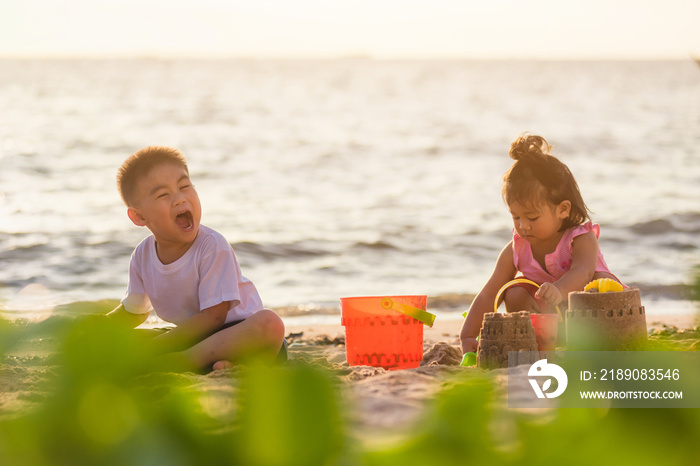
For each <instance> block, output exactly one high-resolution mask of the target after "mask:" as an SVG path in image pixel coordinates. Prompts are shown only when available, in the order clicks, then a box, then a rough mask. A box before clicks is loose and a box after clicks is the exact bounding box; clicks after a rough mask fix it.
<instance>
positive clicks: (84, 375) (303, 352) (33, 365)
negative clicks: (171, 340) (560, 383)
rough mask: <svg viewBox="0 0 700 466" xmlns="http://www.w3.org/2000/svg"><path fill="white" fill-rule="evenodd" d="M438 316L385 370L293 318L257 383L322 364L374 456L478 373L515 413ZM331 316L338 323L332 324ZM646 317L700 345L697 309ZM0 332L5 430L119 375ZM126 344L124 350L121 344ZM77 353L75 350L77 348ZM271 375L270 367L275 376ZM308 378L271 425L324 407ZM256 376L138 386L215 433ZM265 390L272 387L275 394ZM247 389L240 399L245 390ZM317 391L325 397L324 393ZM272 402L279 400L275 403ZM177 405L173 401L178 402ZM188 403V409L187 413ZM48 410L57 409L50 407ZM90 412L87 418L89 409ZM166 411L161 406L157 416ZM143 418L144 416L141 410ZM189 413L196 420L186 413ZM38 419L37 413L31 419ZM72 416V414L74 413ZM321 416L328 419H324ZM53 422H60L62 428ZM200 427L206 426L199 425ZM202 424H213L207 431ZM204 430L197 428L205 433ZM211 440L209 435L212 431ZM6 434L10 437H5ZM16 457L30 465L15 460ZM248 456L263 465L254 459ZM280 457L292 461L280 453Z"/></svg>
mask: <svg viewBox="0 0 700 466" xmlns="http://www.w3.org/2000/svg"><path fill="white" fill-rule="evenodd" d="M439 315H440V317H441V318H440V319H438V320H437V321H436V322H435V325H434V326H433V327H432V328H430V327H427V326H426V327H424V344H423V352H424V354H423V361H422V362H421V365H420V367H417V368H415V369H405V370H395V371H387V370H385V369H383V368H378V367H370V366H353V367H351V366H349V365H348V364H347V362H346V354H345V345H344V343H345V330H344V327H343V326H342V325H341V324H340V318H339V316H337V315H336V316H331V315H329V316H325V317H327V318H325V319H321V321H322V322H321V323H313V322H309V319H308V318H307V317H304V316H301V317H300V316H292V317H286V318H285V324H286V334H287V341H288V343H289V356H290V361H289V362H288V363H287V364H285V365H284V367H286V369H284V367H283V368H282V369H284V370H287V371H288V372H280V373H278V374H277V375H276V376H273V377H274V378H272V379H269V380H267V382H265V381H263V382H260V381H258V383H262V384H263V385H264V387H262V388H263V389H264V390H263V391H264V392H265V395H264V397H266V396H272V397H273V398H274V396H276V395H274V394H275V393H277V392H275V391H274V390H273V389H271V388H270V383H272V384H277V383H279V384H280V390H282V392H283V393H286V392H287V390H288V389H291V388H294V385H293V384H292V385H285V384H290V383H291V382H290V380H292V379H293V378H294V377H296V376H295V375H294V374H297V375H298V374H301V373H303V372H304V371H307V370H312V371H316V370H320V371H321V373H323V374H326V375H324V376H323V377H322V379H321V385H324V384H326V385H327V388H328V387H330V388H328V390H330V391H329V392H328V393H333V394H334V395H333V396H332V397H331V398H329V399H327V400H325V402H326V403H330V406H331V408H329V409H330V412H331V414H330V416H331V417H330V418H331V419H333V418H334V417H333V410H335V409H337V410H338V412H339V413H340V419H341V420H340V421H337V422H339V426H336V427H334V428H339V429H340V431H342V432H343V434H342V435H341V437H343V436H347V437H343V438H347V439H350V440H347V441H348V442H351V443H352V444H353V445H356V446H355V447H353V448H359V449H360V450H361V451H363V452H365V453H366V454H368V455H370V456H371V455H374V454H376V453H377V452H378V451H379V452H383V451H384V450H385V449H386V448H393V447H391V446H392V445H394V446H395V445H397V443H396V442H398V444H399V445H411V444H412V443H411V442H414V441H418V440H417V439H420V438H422V437H421V436H424V435H428V434H429V432H430V431H431V429H438V430H439V429H440V427H439V422H443V421H444V419H443V421H440V420H439V419H440V418H435V416H436V415H440V414H439V413H440V412H442V411H441V410H443V411H444V410H447V411H448V412H447V414H445V413H444V412H443V414H442V415H441V416H443V417H444V416H448V417H449V416H451V415H452V414H450V412H451V411H452V410H454V409H458V407H453V408H449V407H445V406H444V405H443V404H444V403H448V404H449V403H455V400H457V401H459V400H463V398H464V396H467V395H458V393H459V390H461V389H464V388H463V387H470V386H472V385H473V384H476V386H479V384H480V383H481V382H480V381H484V380H486V381H487V383H488V385H489V386H492V387H493V390H494V392H493V395H489V396H490V397H491V398H489V399H490V400H491V401H490V402H489V406H491V408H488V409H489V410H493V412H492V413H491V414H489V415H491V416H496V418H497V419H500V420H498V423H500V422H505V421H503V419H501V418H502V417H503V416H506V417H508V416H514V415H515V414H514V412H510V411H512V410H507V409H506V406H507V393H508V392H507V390H508V388H507V382H508V377H507V369H496V370H491V371H487V370H483V369H480V368H477V367H461V366H460V365H459V363H460V361H461V357H462V354H461V350H460V349H459V337H458V334H459V330H460V324H461V317H460V316H459V313H457V312H441V313H439ZM312 320H313V319H312ZM334 320H336V322H337V323H328V322H329V321H330V322H333V321H334ZM647 325H648V336H649V340H650V341H652V342H659V341H662V340H663V341H665V342H667V343H669V344H671V345H673V349H674V350H678V351H688V350H691V351H692V350H698V349H700V328H699V327H698V321H697V318H696V317H695V316H694V315H665V316H652V317H650V318H648V319H647ZM0 330H2V331H3V335H4V341H5V346H4V347H2V348H0V350H4V356H3V357H2V361H1V363H0V427H1V428H0V432H1V431H2V430H3V429H5V432H10V431H11V430H12V429H16V427H12V426H14V425H15V424H14V423H17V422H19V423H20V424H21V423H22V422H23V420H24V421H26V422H29V425H30V426H31V425H32V424H31V422H38V421H36V418H33V417H32V416H39V418H40V419H44V418H45V417H46V416H47V415H49V416H57V417H56V419H55V423H56V426H63V425H65V424H64V423H65V422H73V421H75V419H73V416H75V413H74V412H73V409H74V408H72V407H71V406H72V404H71V403H78V407H77V408H76V409H78V411H80V410H81V409H84V408H85V403H86V400H85V399H82V400H81V399H77V400H73V397H74V395H73V393H74V392H77V393H80V391H81V390H82V389H81V388H80V387H81V386H82V385H84V384H87V387H92V388H88V389H86V390H87V391H88V395H86V396H88V397H89V396H92V395H89V393H92V392H93V391H94V390H95V388H94V386H93V385H92V384H97V386H98V387H102V388H100V390H102V389H104V386H103V385H104V383H105V382H104V380H103V381H100V380H101V379H100V377H107V379H106V380H112V378H113V376H114V375H113V374H112V373H110V372H106V373H105V372H103V370H104V369H99V370H98V373H97V374H92V373H91V372H90V370H89V369H88V368H87V367H83V365H85V364H86V363H83V362H81V363H80V367H79V368H78V369H75V368H74V369H73V370H74V371H75V370H77V371H78V372H74V373H72V374H71V372H70V370H69V371H68V372H66V368H65V367H64V366H66V365H68V366H71V364H75V363H74V362H71V359H66V358H67V356H66V355H65V354H62V352H59V353H57V343H59V342H57V341H56V339H55V338H53V337H52V336H51V335H47V334H46V333H43V334H36V333H35V334H29V337H27V334H25V337H27V338H24V339H21V338H20V339H19V340H18V339H15V340H14V341H13V339H12V338H9V339H8V338H7V337H8V335H9V336H12V333H11V332H9V333H8V331H7V329H6V328H5V329H3V328H0ZM63 339H64V340H65V339H66V338H65V337H64V338H63ZM68 339H69V338H68ZM64 343H65V342H64ZM92 344H98V345H99V344H103V343H100V342H97V343H95V342H93V343H92ZM119 351H124V350H123V349H121V350H119ZM79 354H80V356H77V357H78V358H79V359H81V358H82V359H81V361H83V360H84V361H87V365H89V364H93V363H94V361H93V362H90V361H91V360H90V356H89V355H84V354H82V351H80V352H79ZM72 357H73V358H75V357H76V356H75V354H74V355H73V356H72ZM85 358H87V359H85ZM137 359H138V358H137ZM114 363H115V367H116V369H115V370H121V369H119V367H120V366H119V361H118V358H117V359H115V360H114ZM523 367H524V366H523ZM122 369H123V368H122ZM110 370H111V369H110ZM81 371H84V372H81ZM290 371H291V372H290ZM105 374H106V375H105ZM307 376H309V374H307ZM267 377H270V375H269V374H268V376H267ZM309 377H310V379H309V380H306V381H304V382H303V383H302V385H301V386H299V387H298V390H299V392H298V393H297V394H296V395H294V396H297V397H302V398H303V397H304V396H307V398H305V399H303V400H302V401H299V400H297V401H292V400H293V398H294V396H292V395H289V394H286V395H284V396H283V397H282V401H281V403H282V405H280V406H281V408H280V409H281V411H282V412H281V413H277V414H275V415H274V416H272V419H273V421H272V422H273V423H277V422H278V421H277V419H278V417H281V418H282V419H287V421H285V422H289V423H291V424H290V425H296V424H299V423H301V424H299V425H303V419H302V420H300V419H299V417H300V416H301V418H304V416H306V415H307V414H308V413H311V412H313V410H311V405H313V404H316V403H321V405H323V402H324V399H323V396H324V395H323V393H322V392H323V391H321V392H319V393H320V395H319V394H318V393H317V394H316V395H310V394H309V393H315V392H314V388H313V387H311V388H309V383H311V382H313V377H315V376H313V374H312V375H311V376H309ZM249 378H250V373H249V372H248V369H246V368H233V369H227V370H219V371H213V372H210V373H208V374H195V373H189V372H188V373H161V374H159V373H153V374H146V375H140V376H139V377H137V381H138V382H137V386H139V387H140V388H137V391H143V390H144V387H146V388H147V393H149V395H148V396H150V397H153V396H155V395H157V396H156V398H149V397H146V398H145V400H146V401H147V403H148V406H147V407H145V408H143V409H145V410H146V411H147V412H148V410H151V409H156V408H154V406H159V405H161V404H163V405H164V406H166V407H168V408H167V410H168V412H170V411H171V410H172V409H175V410H176V411H181V412H180V414H179V416H181V417H180V418H178V421H177V422H184V423H185V424H187V423H193V425H198V424H202V425H205V426H208V427H207V428H208V429H211V428H212V425H213V426H215V429H214V430H215V431H216V432H218V431H219V430H221V429H222V428H223V429H224V431H226V432H229V431H230V430H231V427H230V426H231V425H232V424H231V423H232V422H233V425H235V423H236V422H238V421H231V420H232V419H234V420H235V419H237V416H238V414H237V413H238V412H239V410H240V409H243V408H241V407H240V405H239V403H244V405H245V400H247V399H248V398H249V397H250V393H248V392H245V393H247V394H246V395H245V396H243V395H242V393H243V392H242V390H245V388H244V387H245V386H248V385H249V384H250V383H252V382H251V381H250V380H249ZM324 380H325V382H324ZM110 383H113V382H110ZM328 383H330V385H328ZM464 384H466V385H464ZM312 385H313V384H312ZM107 386H111V385H107ZM285 387H287V388H285ZM290 387H291V388H290ZM460 387H462V388H460ZM259 388H260V387H259ZM317 388H318V387H317ZM526 388H529V387H526ZM91 390H92V391H91ZM267 390H272V391H270V392H269V393H268V392H267ZM308 390H311V392H309V393H306V392H307V391H308ZM465 390H466V389H465ZM468 390H472V391H468V393H470V394H469V395H468V397H472V396H476V395H474V394H473V393H472V392H473V390H474V389H473V387H472V388H468ZM477 392H478V390H477ZM115 393H116V394H114V393H111V392H108V393H107V395H108V398H109V399H110V400H111V399H112V398H113V397H114V396H116V397H117V401H118V400H119V396H122V395H123V394H122V395H119V393H118V392H115ZM295 393H296V392H295ZM455 393H457V395H456V394H455ZM183 394H186V399H188V400H189V401H188V402H187V403H186V404H185V405H184V406H182V405H180V404H177V405H172V406H171V405H170V403H173V402H174V401H173V400H176V399H180V398H181V397H182V396H183ZM107 395H105V396H107ZM242 396H243V398H241V397H242ZM335 396H337V397H338V400H339V401H338V403H339V407H335V406H336V405H334V404H333V403H332V402H331V401H332V399H334V398H333V397H335ZM480 396H481V395H480ZM484 396H485V395H484ZM290 397H291V398H290ZM308 397H310V398H308ZM319 397H320V400H318V399H317V398H319ZM106 400H107V399H106V398H105V401H98V402H96V403H97V405H96V406H95V408H94V409H95V410H96V411H95V412H96V413H97V414H95V416H98V419H99V420H100V421H99V422H103V421H102V419H107V418H109V415H110V411H109V409H108V406H107V405H109V404H110V403H111V401H110V402H107V401H106ZM263 400H265V398H263ZM284 400H286V401H284ZM304 400H305V401H304ZM328 400H331V401H328ZM446 400H447V401H446ZM449 400H452V401H449ZM105 403H107V405H105ZM178 403H180V402H178ZM299 403H301V407H299V406H297V405H298V404H299ZM460 403H461V401H460ZM272 405H273V406H274V402H273V403H272ZM57 406H60V407H57ZM173 406H175V407H174V408H173ZM105 409H106V411H105ZM183 409H184V411H182V410H183ZM459 409H461V408H459ZM470 409H476V408H470ZM47 410H48V411H47ZM310 410H311V411H310ZM127 411H128V410H127ZM244 411H245V410H244ZM287 411H289V412H287ZM322 411H323V412H322V413H320V416H321V417H322V419H323V416H327V415H329V414H327V412H326V411H327V410H326V409H324V410H322ZM540 411H541V410H534V411H533V412H532V413H531V414H529V416H534V419H540V420H542V419H546V416H545V418H542V416H543V414H542V412H540ZM622 411H633V410H622ZM646 411H659V410H646ZM661 411H664V410H661ZM46 412H48V413H53V414H46ZM158 412H160V411H158ZM37 413H38V414H37ZM42 413H43V414H42ZM187 413H189V414H187ZM436 413H437V414H436ZM498 413H501V414H498ZM503 413H510V414H503ZM112 414H114V413H112ZM83 415H85V416H87V414H85V413H83ZM114 415H116V414H114ZM162 415H164V414H163V413H162V412H161V413H160V414H159V416H162ZM482 415H483V416H485V415H486V414H483V413H482V414H480V415H478V414H476V411H475V412H474V414H473V416H482ZM105 416H106V417H105ZM143 416H145V415H143V414H142V417H143ZM188 416H189V417H191V418H188ZM167 417H168V416H166V417H165V418H164V419H163V420H160V421H159V422H168V423H170V422H173V421H172V420H171V421H167ZM32 419H35V420H34V421H31V422H30V421H28V420H32ZM66 419H69V421H66ZM70 419H73V421H71V420H70ZM41 422H43V421H41ZM50 422H51V421H50ZM75 422H78V421H75ZM95 422H97V421H95ZM110 422H111V421H110ZM313 422H314V424H313V426H316V427H305V428H304V429H312V430H313V429H315V428H317V427H318V425H317V424H318V422H319V421H318V420H316V421H313ZM324 422H330V421H328V419H325V421H324ZM435 422H438V424H437V425H436V424H435ZM471 422H473V421H471ZM494 422H495V421H494ZM508 422H513V421H512V420H511V421H507V422H506V423H508ZM538 422H539V421H538ZM542 422H543V421H542ZM552 422H555V421H552ZM556 422H560V421H556ZM620 422H622V421H620ZM624 422H628V421H624ZM68 425H71V424H68ZM168 425H169V424H168ZM8 426H9V427H8ZM216 426H218V427H216ZM31 428H32V429H33V428H35V427H31ZM56 428H58V429H59V430H60V429H62V427H56ZM150 428H152V427H149V429H150ZM572 428H573V427H572ZM8 429H9V430H8ZM76 429H78V430H80V426H79V427H76ZM83 429H84V426H83ZM499 429H500V427H499ZM234 431H235V428H234ZM506 431H508V429H506ZM197 432H200V431H199V430H198V431H197ZM201 432H208V431H207V430H206V429H205V430H204V431H201ZM201 432H200V433H197V434H193V435H197V436H199V435H203V434H202V433H201ZM499 432H500V431H499ZM3 435H4V434H0V451H1V450H2V449H3V438H2V437H3ZM47 435H48V434H47ZM51 435H53V436H55V435H58V438H61V436H62V435H68V434H64V433H59V434H56V433H53V434H51ZM207 435H208V434H207ZM280 435H281V434H280ZM295 435H296V434H295ZM300 435H301V434H300ZM315 435H318V434H315ZM339 435H340V434H339ZM430 435H432V434H430ZM416 436H417V437H416ZM499 436H500V434H499ZM499 436H496V437H494V439H495V440H493V441H494V442H495V445H496V446H499V445H500V444H501V442H503V441H504V440H503V439H501V437H499ZM205 438H207V439H208V438H209V437H205ZM411 439H413V440H411ZM5 441H6V442H7V439H5ZM38 441H39V440H38ZM171 441H172V439H171ZM81 442H84V440H81ZM405 442H409V443H405ZM506 443H507V442H506ZM6 445H7V443H6ZM357 445H359V446H357ZM83 447H84V446H83V445H82V444H77V446H75V447H74V448H75V449H80V448H83ZM37 448H39V447H37ZM41 448H44V447H41ZM168 448H170V447H168ZM406 448H408V447H406ZM411 448H413V447H411ZM416 448H418V447H416ZM421 448H423V447H421ZM426 448H428V447H426ZM499 448H500V446H499ZM134 454H136V453H134ZM256 454H257V453H256ZM382 454H383V453H382ZM498 455H500V453H498ZM15 464H24V463H22V462H18V463H15ZM27 464H33V463H31V462H30V463H27ZM34 464H44V463H41V462H39V463H34ZM86 464H87V463H86ZM117 464H120V463H117ZM251 464H256V463H255V462H253V463H251ZM259 464H265V463H264V462H262V463H259ZM280 464H285V463H284V461H282V463H280ZM309 464H311V463H309ZM388 464H392V463H388Z"/></svg>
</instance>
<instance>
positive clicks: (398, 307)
mask: <svg viewBox="0 0 700 466" xmlns="http://www.w3.org/2000/svg"><path fill="white" fill-rule="evenodd" d="M382 307H383V308H384V309H393V310H394V311H398V312H400V313H402V314H405V315H407V316H409V317H413V318H414V319H416V320H418V321H420V322H422V323H424V324H425V325H427V326H428V327H432V326H433V323H434V322H435V314H431V313H430V312H428V311H424V310H423V309H418V308H417V307H413V306H408V305H406V304H401V303H397V302H395V301H394V300H393V299H391V298H382Z"/></svg>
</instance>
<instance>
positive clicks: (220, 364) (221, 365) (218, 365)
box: [212, 360, 233, 371]
mask: <svg viewBox="0 0 700 466" xmlns="http://www.w3.org/2000/svg"><path fill="white" fill-rule="evenodd" d="M232 367H233V364H231V361H226V360H223V361H216V362H215V363H214V365H213V366H212V369H213V370H215V371H219V370H222V369H230V368H232Z"/></svg>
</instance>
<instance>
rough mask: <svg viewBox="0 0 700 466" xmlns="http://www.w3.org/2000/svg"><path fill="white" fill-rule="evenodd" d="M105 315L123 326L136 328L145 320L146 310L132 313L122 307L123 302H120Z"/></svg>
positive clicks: (146, 316)
mask: <svg viewBox="0 0 700 466" xmlns="http://www.w3.org/2000/svg"><path fill="white" fill-rule="evenodd" d="M107 317H108V318H109V319H111V320H112V321H114V322H118V323H119V324H120V325H124V326H125V327H130V328H136V327H138V326H139V325H141V324H142V323H144V322H145V321H146V319H147V318H148V312H146V313H145V314H133V313H131V312H129V311H127V310H126V309H124V304H121V303H120V304H119V306H117V307H116V308H115V309H114V310H113V311H111V312H109V313H108V314H107Z"/></svg>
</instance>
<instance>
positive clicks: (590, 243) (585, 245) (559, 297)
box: [535, 231, 598, 306]
mask: <svg viewBox="0 0 700 466" xmlns="http://www.w3.org/2000/svg"><path fill="white" fill-rule="evenodd" d="M597 263H598V238H596V236H595V233H593V232H592V231H589V232H588V233H584V234H583V235H580V236H577V237H576V238H574V241H573V245H572V250H571V267H570V268H569V270H568V272H566V273H565V274H564V275H563V276H562V277H561V278H560V279H559V280H557V281H556V282H554V283H543V284H542V286H541V287H540V289H539V290H537V293H535V297H536V298H539V299H544V300H545V301H547V302H548V303H549V304H552V305H555V306H558V305H559V303H561V302H562V301H565V300H567V299H568V297H569V293H570V292H572V291H582V290H583V288H584V287H585V286H586V284H587V283H588V282H590V281H591V280H592V279H593V275H594V274H595V267H596V264H597Z"/></svg>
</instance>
